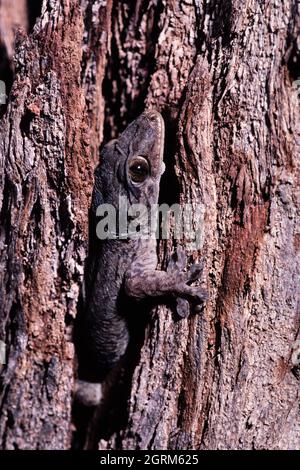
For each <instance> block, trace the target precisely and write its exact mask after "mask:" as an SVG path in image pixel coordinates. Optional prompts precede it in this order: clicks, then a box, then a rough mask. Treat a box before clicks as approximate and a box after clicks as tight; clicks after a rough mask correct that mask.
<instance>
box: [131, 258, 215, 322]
mask: <svg viewBox="0 0 300 470" xmlns="http://www.w3.org/2000/svg"><path fill="white" fill-rule="evenodd" d="M185 267H186V256H185V253H184V251H183V250H182V249H180V250H178V252H177V260H175V259H174V257H173V258H172V259H171V262H170V263H169V265H168V269H167V271H159V270H156V269H155V267H154V266H152V267H151V263H149V256H147V255H144V256H143V257H142V258H140V259H136V260H134V261H133V262H132V264H131V266H130V268H129V269H128V270H127V272H126V274H125V291H126V293H127V295H128V296H130V297H135V298H137V299H144V298H146V297H161V296H172V297H176V298H177V313H178V314H179V316H180V317H186V316H187V315H188V314H189V303H191V304H193V305H194V306H199V305H202V304H203V302H205V300H207V298H208V295H207V292H206V291H205V290H204V289H202V288H201V287H199V286H191V285H190V284H191V283H192V282H194V281H196V280H198V279H199V278H200V277H201V274H202V271H203V263H196V264H194V265H192V266H191V267H190V268H189V269H187V270H186V271H184V269H185ZM196 310H199V308H198V309H196Z"/></svg>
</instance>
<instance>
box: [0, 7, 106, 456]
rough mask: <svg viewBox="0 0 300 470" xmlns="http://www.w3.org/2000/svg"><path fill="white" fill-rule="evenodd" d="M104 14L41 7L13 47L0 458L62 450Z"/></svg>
mask: <svg viewBox="0 0 300 470" xmlns="http://www.w3.org/2000/svg"><path fill="white" fill-rule="evenodd" d="M109 12H110V7H109V3H107V4H105V5H104V3H103V2H101V1H100V0H99V1H97V2H94V1H93V2H92V1H90V2H88V1H87V2H82V5H80V4H79V2H77V1H73V0H70V1H67V2H66V1H65V0H64V1H56V2H52V1H45V2H43V7H42V13H41V18H40V19H39V20H38V21H37V24H36V25H35V27H34V30H33V32H32V34H31V35H30V36H29V37H28V36H24V35H20V34H19V36H18V38H17V46H16V59H15V79H14V82H13V86H12V90H11V94H10V98H9V103H8V108H7V111H6V114H5V116H4V118H3V119H2V123H1V130H0V132H1V137H0V148H1V191H0V193H1V196H2V197H1V208H2V209H1V281H0V282H1V301H0V305H1V339H2V340H3V341H5V342H6V344H7V348H8V351H7V366H6V367H5V368H4V370H3V372H2V376H1V381H2V394H1V424H0V436H1V437H0V439H1V443H2V447H3V448H6V449H12V448H42V449H49V448H56V449H61V448H67V447H69V445H70V422H71V418H70V410H71V397H72V395H71V394H72V388H73V375H74V373H73V357H74V348H73V344H72V342H71V336H70V334H68V325H69V324H70V323H72V318H74V316H75V314H76V308H77V300H78V293H79V289H80V286H81V282H82V274H83V266H84V259H85V253H86V240H87V214H88V210H87V209H88V206H89V198H90V192H91V187H92V179H93V177H92V176H93V168H94V166H95V163H96V161H97V157H96V153H95V147H97V146H98V145H99V141H100V139H101V122H102V121H103V118H102V116H103V110H102V108H103V104H102V100H101V99H100V96H101V82H102V78H103V74H104V64H105V55H106V51H107V48H108V46H107V42H108V39H109V28H110V21H109V20H108V18H109V17H110V13H109ZM2 14H3V12H2ZM99 18H101V21H99ZM106 18H107V20H106ZM91 64H92V65H91ZM101 110H102V112H101Z"/></svg>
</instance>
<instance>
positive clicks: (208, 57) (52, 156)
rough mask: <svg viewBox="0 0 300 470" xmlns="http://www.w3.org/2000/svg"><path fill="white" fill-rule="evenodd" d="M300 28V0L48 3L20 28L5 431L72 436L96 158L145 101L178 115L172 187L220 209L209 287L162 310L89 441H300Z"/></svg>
mask: <svg viewBox="0 0 300 470" xmlns="http://www.w3.org/2000/svg"><path fill="white" fill-rule="evenodd" d="M2 3H3V5H4V6H5V2H1V9H0V12H1V14H3V11H2V8H3V7H2ZM28 5H29V7H28V8H30V2H29V4H28ZM28 15H29V14H28ZM28 17H29V16H28ZM0 24H2V23H1V22H0ZM24 25H25V26H24ZM24 25H23V26H24V27H26V21H25V23H24ZM7 27H9V25H8V26H7ZM299 29H300V6H299V3H298V2H297V1H296V0H290V1H286V2H281V1H279V0H273V2H269V1H267V0H265V1H261V2H257V1H254V0H247V1H242V0H231V1H226V2H224V1H221V0H212V1H210V2H205V1H201V0H199V1H198V0H197V1H196V0H194V1H193V0H185V1H183V0H173V1H168V0H164V1H162V0H150V1H148V2H146V1H144V0H139V1H136V2H130V1H129V0H128V1H125V2H124V1H120V0H115V1H114V2H112V1H109V0H107V1H103V0H96V1H92V0H68V1H63V0H56V1H51V0H44V1H43V6H42V10H41V17H40V19H38V20H37V21H36V24H35V25H34V27H33V30H32V32H31V33H30V35H29V36H26V35H25V33H22V34H21V33H19V34H18V37H17V42H16V55H15V70H14V81H13V84H12V89H11V93H10V96H9V100H8V105H7V109H6V108H5V109H4V111H5V114H4V116H3V118H2V122H1V129H0V133H1V137H0V148H1V189H2V191H1V193H2V199H1V207H2V208H1V245H0V249H1V274H0V275H1V330H0V331H1V337H0V339H1V340H2V341H4V342H5V343H6V345H7V358H6V364H5V365H4V366H3V371H2V389H3V390H2V395H1V419H0V439H1V443H2V447H3V448H42V449H48V448H59V449H61V448H68V447H69V446H70V433H71V398H72V389H73V377H74V374H75V373H76V367H74V353H73V344H72V342H71V338H70V335H69V334H68V330H69V329H70V328H71V327H72V324H73V319H74V317H75V315H76V310H77V303H78V298H79V293H80V288H81V284H82V281H83V267H84V261H85V257H86V253H87V232H88V230H87V225H88V223H87V222H88V220H87V219H88V217H87V214H88V207H89V203H90V193H91V189H92V184H93V181H92V180H93V178H92V171H93V168H94V166H95V164H96V161H97V151H98V148H99V144H100V143H101V141H102V134H103V132H102V131H103V129H104V138H105V140H108V139H109V138H111V137H114V136H115V135H117V134H118V132H119V131H120V130H122V129H123V128H124V126H126V125H127V123H128V122H130V121H131V120H132V119H134V118H135V117H136V116H137V115H138V114H139V113H140V112H141V111H142V110H143V109H144V108H145V107H152V108H155V109H157V110H159V111H160V112H161V113H162V115H163V117H164V119H165V123H166V149H165V163H166V167H167V171H166V173H165V175H164V178H163V180H162V184H161V196H160V199H161V202H167V203H169V204H172V203H174V202H180V203H181V204H184V203H186V202H189V203H193V204H194V206H195V207H196V205H197V204H201V205H202V206H203V207H204V208H205V216H204V222H203V233H204V237H203V240H204V244H203V247H202V249H201V250H200V251H199V252H197V251H189V252H188V253H189V254H190V255H191V257H193V258H194V259H196V258H197V257H199V256H200V255H201V256H205V259H206V265H205V274H204V284H203V285H204V286H206V287H207V289H208V290H209V294H210V299H209V301H208V302H207V304H206V307H205V309H204V311H203V312H202V313H201V315H198V316H191V317H190V318H188V319H184V320H181V321H177V322H176V321H174V318H173V316H172V313H171V311H170V310H169V309H168V307H167V306H159V307H157V308H156V309H155V311H153V314H152V316H151V319H150V321H149V323H148V325H147V327H146V331H145V333H144V339H143V341H142V340H141V337H140V341H141V342H142V343H143V344H142V346H141V350H140V351H139V357H135V362H134V363H133V365H132V367H131V368H130V370H128V373H127V377H126V378H125V380H124V386H123V388H122V390H121V392H120V391H119V390H117V392H116V396H115V395H114V394H112V398H111V402H110V403H109V404H107V405H106V406H107V408H106V409H105V410H104V412H103V410H102V411H99V410H98V412H97V413H96V415H95V417H94V419H93V421H92V424H91V427H92V428H90V429H89V435H88V436H87V444H86V447H94V446H99V448H100V449H110V448H112V449H120V448H123V449H139V448H141V449H238V448H239V449H299V448H300V429H299V422H300V421H299V378H300V369H299V360H298V355H299V353H300V351H299V350H298V349H297V344H298V348H299V349H300V342H298V343H297V340H299V339H300V317H299V307H298V305H297V280H299V278H297V275H298V274H299V267H298V266H299V263H298V266H297V256H299V255H298V253H299V246H300V243H299V240H300V235H299V229H298V228H297V219H296V217H297V215H298V216H299V199H298V195H299V194H298V191H297V184H298V182H297V178H296V175H297V155H299V151H300V129H299V126H300V125H299V93H298V88H297V83H298V82H297V79H298V78H299V77H300V44H299ZM3 34H4V33H3V29H2V27H1V29H0V35H1V37H2V35H3ZM5 34H6V33H5ZM8 41H9V40H8V39H7V37H6V39H3V38H2V41H1V44H8ZM10 44H11V42H10ZM6 47H7V46H6ZM6 52H7V57H8V58H9V57H10V55H9V52H8V49H6ZM106 61H107V63H106ZM0 79H1V77H0ZM102 82H103V87H102ZM101 87H102V88H101ZM4 111H3V112H4ZM297 230H298V232H297ZM172 246H173V244H172V242H171V241H169V242H167V243H160V259H161V264H162V266H165V265H166V261H167V259H168V257H169V255H170V252H171V249H172ZM139 315H141V316H142V315H143V311H140V312H139ZM120 394H121V396H120ZM120 398H121V399H120Z"/></svg>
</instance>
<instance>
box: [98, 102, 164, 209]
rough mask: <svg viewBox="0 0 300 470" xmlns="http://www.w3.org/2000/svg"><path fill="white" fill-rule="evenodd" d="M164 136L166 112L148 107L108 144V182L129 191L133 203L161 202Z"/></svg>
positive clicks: (116, 190)
mask: <svg viewBox="0 0 300 470" xmlns="http://www.w3.org/2000/svg"><path fill="white" fill-rule="evenodd" d="M164 136H165V130H164V121H163V118H162V116H161V115H160V113H159V112H157V111H154V110H148V111H145V112H144V113H142V114H141V115H140V116H139V117H138V118H137V119H135V121H133V122H132V123H131V124H130V125H129V126H128V127H127V128H126V129H125V130H124V132H122V134H121V135H120V136H119V138H118V139H116V140H114V141H112V142H110V143H109V144H107V145H106V146H105V147H104V149H103V152H102V156H103V171H105V172H107V173H106V176H107V178H108V179H109V180H110V182H108V181H107V183H108V184H109V186H110V190H112V189H113V193H114V194H118V195H120V194H121V195H123V196H124V195H126V197H127V198H128V200H129V202H130V203H135V204H136V203H142V204H147V205H149V204H154V203H157V200H158V193H159V183H160V178H161V175H162V174H163V172H164V168H165V166H164V163H163V150H164ZM102 174H103V173H102ZM103 176H104V174H103Z"/></svg>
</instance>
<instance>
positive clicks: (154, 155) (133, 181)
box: [81, 111, 205, 381]
mask: <svg viewBox="0 0 300 470" xmlns="http://www.w3.org/2000/svg"><path fill="white" fill-rule="evenodd" d="M163 148H164V123H163V119H162V117H161V115H160V114H159V113H158V112H156V111H146V112H144V113H143V114H142V115H141V116H139V117H138V118H137V119H136V120H135V121H134V122H133V123H132V124H130V125H129V126H128V127H127V129H126V130H125V131H124V132H123V133H122V134H121V135H120V137H119V138H118V139H117V140H115V141H112V142H111V143H109V144H107V145H106V146H105V147H104V149H103V151H102V154H101V157H102V158H101V163H100V165H99V167H98V168H97V169H96V172H95V186H94V192H93V199H92V209H91V212H92V214H91V217H92V219H93V220H96V212H97V207H99V205H101V204H111V205H112V206H113V207H115V208H116V209H117V212H118V210H119V201H120V196H121V197H123V198H126V201H127V202H128V206H130V205H131V204H137V203H140V204H143V205H144V206H145V207H146V208H147V211H150V207H151V205H153V204H157V203H158V195H159V184H160V178H161V175H162V173H163V171H164V163H163ZM94 228H95V224H94ZM179 258H181V260H180V259H179V260H178V261H177V262H175V261H173V262H171V263H170V266H169V268H168V271H167V272H164V271H158V270H156V267H157V254H156V240H155V238H154V237H152V238H147V239H145V238H137V239H131V238H130V237H127V238H126V239H120V238H115V239H107V240H102V241H101V243H99V244H98V245H97V249H96V250H93V255H92V260H91V262H90V265H89V273H88V281H87V290H86V307H85V338H86V341H85V343H86V346H85V347H86V348H87V351H86V353H87V354H86V356H87V358H88V363H89V367H88V369H89V372H88V374H87V375H89V376H90V378H91V377H92V380H95V381H97V380H98V381H99V380H101V379H102V378H103V377H104V376H105V374H106V373H107V372H108V371H109V370H111V369H112V368H113V367H114V366H115V365H116V364H118V362H119V360H120V358H121V357H122V356H123V355H124V354H125V351H126V348H127V345H128V341H129V333H128V327H127V321H126V315H130V312H124V311H123V310H122V308H123V306H124V304H123V302H122V299H123V298H124V296H129V297H133V298H136V299H143V298H146V297H158V296H165V295H172V296H175V297H178V310H181V312H179V313H181V314H182V315H186V306H187V305H188V301H193V302H194V303H196V304H199V303H201V302H203V300H205V292H204V291H203V290H202V289H201V288H199V287H191V286H189V285H188V284H189V283H190V282H192V281H193V280H195V279H197V278H198V277H199V275H200V273H201V266H200V265H198V264H197V265H194V266H193V267H192V269H190V270H189V271H188V272H183V271H182V266H180V261H183V257H182V256H181V257H179ZM181 264H182V263H181ZM91 371H92V373H91ZM81 375H85V374H81Z"/></svg>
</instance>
